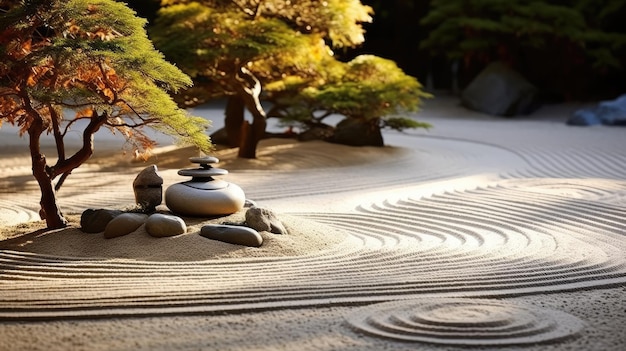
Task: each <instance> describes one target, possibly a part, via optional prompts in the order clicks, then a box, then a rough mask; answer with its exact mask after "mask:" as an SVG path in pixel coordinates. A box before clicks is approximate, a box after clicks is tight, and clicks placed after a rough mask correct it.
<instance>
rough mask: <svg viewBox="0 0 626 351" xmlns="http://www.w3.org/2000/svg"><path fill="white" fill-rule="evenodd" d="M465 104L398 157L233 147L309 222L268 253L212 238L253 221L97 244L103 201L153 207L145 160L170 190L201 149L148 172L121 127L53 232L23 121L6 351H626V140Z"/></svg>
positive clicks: (552, 112)
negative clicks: (129, 152) (84, 224)
mask: <svg viewBox="0 0 626 351" xmlns="http://www.w3.org/2000/svg"><path fill="white" fill-rule="evenodd" d="M455 101H456V100H455V99H453V98H446V97H439V98H436V99H435V100H431V101H428V102H427V103H426V106H425V108H424V111H422V112H421V113H420V114H419V115H418V116H417V117H418V119H420V120H425V121H428V122H431V123H432V124H433V125H434V128H433V129H432V130H430V131H423V130H416V131H409V132H406V133H396V132H388V133H386V134H385V141H386V144H387V146H386V147H384V148H369V147H367V148H354V147H348V146H341V145H332V144H327V143H322V142H307V143H295V142H292V141H288V140H279V139H271V140H266V141H263V142H262V144H261V147H260V149H259V150H260V153H259V157H258V159H256V160H240V159H237V158H236V157H235V153H234V152H233V151H232V150H221V151H216V152H215V154H214V155H215V156H217V157H218V158H220V160H221V162H220V164H219V165H218V166H220V167H223V168H226V169H228V170H229V171H230V172H231V173H230V174H229V175H228V176H226V177H225V178H224V179H225V180H228V181H231V182H234V183H236V184H238V185H239V186H241V187H242V188H243V189H244V191H245V192H246V195H247V197H248V198H249V199H251V200H254V201H255V202H256V203H257V204H258V205H259V206H262V207H267V208H270V209H272V210H274V211H275V212H277V213H279V215H280V216H281V218H282V219H283V220H284V222H285V224H286V226H287V227H288V229H289V231H290V234H289V235H283V236H280V235H274V234H270V233H262V235H263V236H264V238H265V243H264V245H263V246H262V247H261V248H244V247H240V246H236V245H229V244H224V243H220V242H216V241H212V240H208V239H205V238H202V237H200V236H199V235H198V232H199V230H200V227H201V226H202V225H203V224H205V223H209V222H220V221H240V220H241V218H242V217H241V214H235V215H233V216H231V217H229V218H214V219H198V218H186V220H187V224H188V226H189V230H188V233H187V234H185V235H182V236H179V237H174V238H167V239H155V238H152V237H149V236H148V235H147V234H146V232H145V231H144V230H143V228H140V229H139V230H137V231H136V232H134V233H132V234H130V235H128V236H125V237H120V238H116V239H109V240H107V239H104V238H103V237H102V234H85V233H82V232H81V231H80V229H79V228H78V227H79V224H78V220H79V216H80V213H81V212H82V211H83V210H84V209H86V208H103V207H109V208H112V207H120V206H126V205H130V204H132V203H133V202H134V198H133V192H132V186H131V184H132V181H133V179H134V177H135V176H136V174H137V173H138V172H139V171H140V170H141V169H143V168H144V167H146V166H148V165H150V164H156V165H157V167H158V168H159V172H160V174H161V176H162V177H163V178H164V179H165V186H167V185H169V184H173V183H175V182H179V181H183V180H185V179H184V178H183V177H180V176H178V175H177V174H176V171H177V170H178V169H179V168H183V167H190V166H192V165H191V164H190V163H189V162H188V161H187V159H188V157H190V156H196V154H195V152H194V151H193V150H192V149H188V148H177V147H173V146H169V145H168V143H167V141H163V145H162V147H161V148H159V149H158V150H157V153H156V154H155V155H154V157H153V158H151V159H150V161H149V162H148V163H141V162H134V161H132V160H130V159H129V158H128V157H123V156H122V155H121V150H120V147H119V143H118V141H116V140H115V139H114V138H110V137H106V136H102V139H101V141H100V143H99V144H98V149H97V154H96V155H95V157H94V158H93V160H91V161H90V162H89V163H88V164H86V165H84V167H81V168H79V169H78V170H76V171H75V172H74V173H73V174H72V176H71V177H70V178H68V180H67V182H66V184H65V185H64V188H62V189H61V191H60V192H59V204H60V205H61V206H62V208H63V210H64V211H65V213H66V214H68V217H69V218H70V221H71V224H72V225H71V226H70V227H69V228H66V229H63V230H58V231H52V232H42V231H38V229H40V228H41V227H42V223H41V221H38V217H37V203H38V188H37V186H36V184H35V182H34V180H33V179H32V176H30V175H29V172H30V165H29V163H28V161H29V160H28V157H27V154H25V153H24V149H23V142H24V141H23V140H22V139H19V138H17V137H16V136H13V135H12V134H11V129H7V128H6V126H4V127H3V129H0V137H1V138H0V146H1V147H2V151H3V152H2V153H1V155H0V162H1V163H0V164H1V165H2V167H1V168H0V350H457V349H458V350H467V349H468V348H467V347H468V346H471V347H472V349H473V350H475V349H480V350H616V351H617V350H623V349H624V348H625V347H626V332H625V331H624V325H626V254H625V252H626V130H624V129H623V128H609V127H603V126H598V127H585V128H580V127H568V126H566V125H565V123H564V121H565V120H566V119H567V117H568V116H569V113H571V112H572V111H573V110H574V109H575V108H578V107H580V106H576V105H559V106H545V107H543V108H542V109H540V110H539V111H537V112H536V113H535V114H534V115H531V116H528V117H522V118H516V119H501V118H495V117H489V116H485V115H481V114H478V113H474V112H470V111H467V110H465V109H463V108H461V107H458V106H457V105H456V102H455ZM195 112H196V113H198V114H201V115H204V116H207V117H209V118H212V119H215V120H216V124H218V125H219V119H220V118H221V117H220V111H219V110H216V109H213V108H204V109H198V110H196V111H195ZM99 136H100V135H99ZM162 209H165V208H162Z"/></svg>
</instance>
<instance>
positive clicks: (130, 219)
mask: <svg viewBox="0 0 626 351" xmlns="http://www.w3.org/2000/svg"><path fill="white" fill-rule="evenodd" d="M147 218H148V215H145V214H143V213H122V214H121V215H119V216H117V217H115V218H113V219H112V220H111V221H110V222H109V224H107V226H106V228H104V237H105V238H107V239H111V238H116V237H118V236H123V235H127V234H130V233H132V232H134V231H135V230H137V228H139V227H141V225H142V224H144V223H145V222H146V219H147Z"/></svg>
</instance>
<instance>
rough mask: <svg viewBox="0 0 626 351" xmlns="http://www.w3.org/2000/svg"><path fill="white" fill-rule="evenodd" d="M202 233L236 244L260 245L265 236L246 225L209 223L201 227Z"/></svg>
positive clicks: (202, 234) (208, 236)
mask: <svg viewBox="0 0 626 351" xmlns="http://www.w3.org/2000/svg"><path fill="white" fill-rule="evenodd" d="M200 235H201V236H203V237H205V238H207V239H212V240H219V241H222V242H225V243H229V244H235V245H243V246H252V247H259V246H261V245H262V244H263V237H262V236H261V234H259V232H257V231H256V230H254V229H252V228H248V227H244V226H237V225H226V224H208V225H205V226H203V227H202V228H201V229H200Z"/></svg>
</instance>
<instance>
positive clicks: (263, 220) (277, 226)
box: [246, 207, 287, 234]
mask: <svg viewBox="0 0 626 351" xmlns="http://www.w3.org/2000/svg"><path fill="white" fill-rule="evenodd" d="M246 224H247V225H248V227H250V228H253V229H256V230H257V231H259V232H270V233H274V234H287V229H285V226H284V225H283V223H282V222H281V221H280V219H278V217H277V216H276V214H274V212H272V211H271V210H268V209H266V208H260V207H250V208H249V209H248V210H247V211H246Z"/></svg>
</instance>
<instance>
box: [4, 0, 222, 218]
mask: <svg viewBox="0 0 626 351" xmlns="http://www.w3.org/2000/svg"><path fill="white" fill-rule="evenodd" d="M3 3H5V4H6V5H3V8H2V9H1V11H2V13H0V122H2V121H4V122H8V123H10V124H13V125H16V126H19V131H20V134H26V135H28V140H29V148H30V155H31V159H32V169H33V176H34V177H35V179H36V180H37V183H38V184H39V187H40V189H41V203H40V204H41V210H40V215H41V217H42V218H43V219H45V220H46V224H47V226H48V228H60V227H64V226H66V225H67V221H66V219H65V218H64V217H63V215H62V213H61V211H60V209H59V207H58V205H57V201H56V197H55V192H56V191H58V190H59V188H60V187H61V185H62V184H63V181H64V180H65V179H66V177H67V176H69V175H70V174H71V172H72V171H73V170H74V169H76V168H77V167H79V166H80V165H81V164H83V163H84V162H85V161H86V160H87V159H89V157H90V156H91V155H92V153H93V151H94V143H93V139H94V134H95V133H96V132H97V131H98V130H99V129H100V128H102V127H104V128H108V129H109V130H111V131H112V132H118V133H121V135H123V136H124V137H126V139H127V142H128V145H129V146H130V147H131V148H132V149H133V151H134V152H135V153H136V154H138V155H141V154H145V153H146V152H148V151H149V150H150V149H151V148H152V147H153V146H154V145H155V143H154V141H152V140H151V139H150V138H149V137H148V136H147V135H146V134H145V133H144V129H143V128H144V127H153V128H155V129H157V130H159V131H162V132H165V133H168V134H171V135H174V136H176V137H178V139H179V140H180V141H181V142H183V143H189V144H193V145H196V146H197V147H198V148H200V149H201V150H203V151H208V150H209V149H210V148H211V142H210V139H209V138H208V137H207V136H206V134H205V130H206V128H207V127H208V122H207V121H205V120H204V119H202V118H200V117H191V116H189V115H188V114H187V113H186V112H185V111H184V110H182V109H180V108H179V107H178V106H177V105H176V104H175V102H174V101H173V100H172V99H171V97H170V96H169V94H168V91H177V90H178V89H181V88H183V87H187V86H189V85H190V84H191V80H190V78H189V77H188V76H186V75H185V74H184V73H182V72H181V71H180V70H179V69H178V68H176V67H175V66H173V65H172V64H170V63H168V62H166V61H165V60H164V58H163V56H162V55H161V54H160V53H159V52H158V51H156V50H155V49H154V47H153V46H152V43H151V42H150V41H149V39H148V37H147V35H146V32H145V30H144V28H143V27H144V25H145V21H144V20H142V19H139V18H137V17H136V16H135V14H134V12H133V11H131V10H130V9H128V8H127V7H126V6H125V5H123V4H121V3H118V2H116V1H113V0H63V1H60V0H26V1H20V2H17V1H14V2H11V3H6V2H3ZM71 111H73V112H72V113H73V116H68V114H69V112H71ZM79 120H80V121H85V122H86V124H84V125H85V126H84V127H83V129H82V146H81V147H80V148H79V149H78V150H77V151H76V152H74V153H73V154H68V150H67V149H66V147H65V143H64V140H65V138H66V136H67V135H68V132H69V131H70V130H72V129H75V128H78V125H79V124H78V123H76V122H78V121H79ZM44 134H51V135H52V136H53V137H54V142H55V144H56V160H55V158H50V159H49V158H48V157H47V156H46V155H45V154H44V153H43V151H42V149H41V147H40V140H41V138H42V136H43V135H44Z"/></svg>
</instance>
